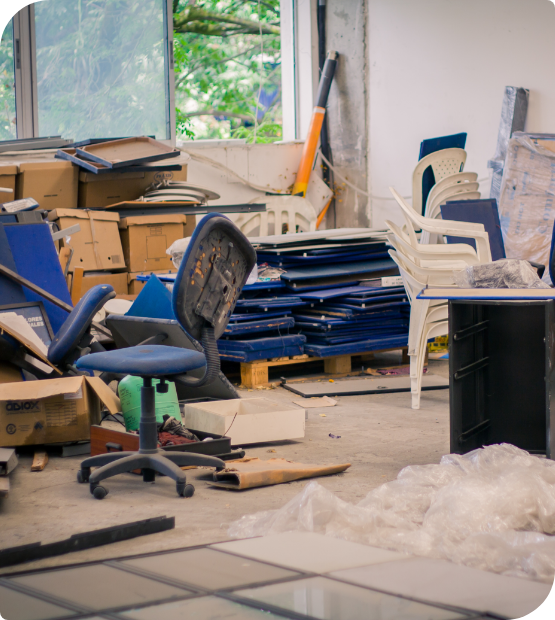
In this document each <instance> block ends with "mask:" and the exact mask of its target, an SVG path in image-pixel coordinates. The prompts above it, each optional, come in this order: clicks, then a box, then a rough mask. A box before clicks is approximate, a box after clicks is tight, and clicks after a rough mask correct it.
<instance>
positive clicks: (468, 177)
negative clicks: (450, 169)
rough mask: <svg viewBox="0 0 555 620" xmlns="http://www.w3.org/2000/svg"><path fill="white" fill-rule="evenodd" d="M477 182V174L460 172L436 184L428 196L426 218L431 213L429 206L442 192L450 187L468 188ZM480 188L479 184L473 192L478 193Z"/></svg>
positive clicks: (425, 210)
mask: <svg viewBox="0 0 555 620" xmlns="http://www.w3.org/2000/svg"><path fill="white" fill-rule="evenodd" d="M477 180H478V175H477V174H476V172H459V173H457V174H450V175H449V176H448V177H445V178H444V179H442V180H441V181H439V182H438V183H436V184H435V185H434V186H433V187H432V189H431V190H430V193H429V194H428V198H427V199H426V208H425V209H424V216H425V217H427V216H426V213H428V211H429V207H428V205H430V203H431V202H432V200H434V199H435V197H436V196H437V195H438V194H440V193H441V192H443V191H445V190H446V189H448V188H450V187H451V188H452V187H455V188H456V187H467V186H468V185H469V184H470V183H477ZM478 188H479V183H478V186H477V187H476V188H475V189H474V190H473V191H477V190H478Z"/></svg>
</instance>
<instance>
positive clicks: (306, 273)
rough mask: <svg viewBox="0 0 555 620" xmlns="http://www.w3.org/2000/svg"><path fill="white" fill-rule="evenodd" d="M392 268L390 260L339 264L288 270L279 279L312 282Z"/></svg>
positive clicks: (392, 264)
mask: <svg viewBox="0 0 555 620" xmlns="http://www.w3.org/2000/svg"><path fill="white" fill-rule="evenodd" d="M394 267H395V263H394V262H393V260H392V259H380V260H371V261H360V262H353V263H341V264H339V265H320V266H313V267H307V268H304V269H300V268H299V269H290V270H288V271H287V272H286V273H283V274H282V275H281V279H282V280H285V281H286V282H287V281H288V282H293V281H295V282H298V281H302V280H313V279H316V278H330V277H331V278H332V277H334V276H342V275H353V274H361V273H372V272H375V271H382V270H385V269H392V268H394ZM324 286H325V284H324Z"/></svg>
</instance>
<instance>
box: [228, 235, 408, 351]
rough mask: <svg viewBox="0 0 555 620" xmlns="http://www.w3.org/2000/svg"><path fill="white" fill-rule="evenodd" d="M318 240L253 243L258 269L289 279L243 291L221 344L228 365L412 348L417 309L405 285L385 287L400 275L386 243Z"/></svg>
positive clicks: (378, 239) (378, 238)
mask: <svg viewBox="0 0 555 620" xmlns="http://www.w3.org/2000/svg"><path fill="white" fill-rule="evenodd" d="M328 233H329V231H328ZM314 236H315V237H317V238H313V239H307V238H306V236H303V235H280V236H278V237H274V238H268V241H265V240H264V241H263V242H257V240H254V243H253V245H255V248H256V250H257V257H258V261H257V262H258V265H259V268H260V266H261V265H264V264H265V265H267V266H269V267H273V268H276V269H279V270H282V271H283V272H282V273H281V275H280V276H279V279H276V280H272V281H266V282H264V281H260V280H259V281H258V282H256V283H255V284H251V285H246V286H245V287H244V289H243V292H242V295H241V299H240V300H239V302H238V303H237V306H236V308H235V311H234V314H232V316H231V318H230V321H229V324H228V326H227V329H226V332H225V334H224V335H223V336H222V338H221V339H220V340H219V341H218V348H219V351H220V355H221V357H222V359H228V360H232V361H239V362H249V361H254V360H259V359H271V358H275V357H286V356H293V355H300V354H302V353H307V354H309V355H311V356H315V357H329V356H332V355H345V354H349V353H350V354H356V353H364V352H369V351H376V350H380V349H390V348H397V347H399V348H400V347H405V346H407V342H408V324H409V315H410V305H409V302H408V299H407V296H406V293H405V289H404V287H403V286H402V285H401V284H399V283H398V282H395V285H394V286H383V283H384V281H383V280H382V278H384V277H385V278H387V277H388V276H397V275H398V273H399V272H398V270H397V267H396V265H395V263H394V262H393V261H392V260H391V258H390V257H389V254H388V253H387V249H388V248H387V245H386V242H385V241H384V238H383V235H380V234H379V233H377V234H376V233H374V231H372V232H368V233H366V234H365V232H364V231H362V232H361V233H358V231H357V233H356V234H351V235H350V236H349V235H346V236H345V238H341V239H337V238H329V239H328V238H326V231H322V233H321V235H320V236H316V235H314ZM386 283H387V281H386Z"/></svg>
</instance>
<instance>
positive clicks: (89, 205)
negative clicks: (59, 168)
mask: <svg viewBox="0 0 555 620" xmlns="http://www.w3.org/2000/svg"><path fill="white" fill-rule="evenodd" d="M172 161H173V162H174V163H179V164H181V166H182V168H181V170H158V169H157V168H156V167H155V166H154V165H153V166H152V172H121V173H118V172H106V173H104V174H94V173H93V172H81V173H80V174H79V200H78V204H79V208H81V209H97V208H99V207H108V206H110V205H113V204H116V203H118V202H125V201H128V200H137V198H140V197H141V196H143V195H144V193H145V191H146V189H147V187H149V186H150V185H152V184H153V183H161V182H162V181H186V180H187V163H186V162H187V161H188V159H187V158H181V157H180V158H179V159H174V160H172Z"/></svg>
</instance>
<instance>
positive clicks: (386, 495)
mask: <svg viewBox="0 0 555 620" xmlns="http://www.w3.org/2000/svg"><path fill="white" fill-rule="evenodd" d="M287 531H304V532H317V533H320V534H326V535H328V536H334V537H336V538H343V539H345V540H350V541H354V542H359V543H365V544H368V545H372V546H375V547H384V548H386V549H392V550H394V551H400V552H403V553H409V554H414V555H419V556H425V557H431V558H439V559H446V560H451V561H452V562H455V563H457V564H465V565H467V566H471V567H473V568H479V569H482V570H489V571H492V572H495V573H501V574H504V575H512V576H519V577H529V578H532V579H538V580H541V581H545V582H548V583H551V582H552V581H553V576H554V575H555V538H554V537H552V536H549V534H553V533H555V462H553V461H551V460H547V459H544V458H540V457H536V456H532V455H530V454H528V452H525V451H524V450H520V449H519V448H516V447H515V446H511V445H509V444H500V445H494V446H487V447H486V448H481V449H479V450H475V451H473V452H470V453H468V454H465V455H464V456H459V455H456V454H450V455H446V456H444V457H443V458H442V459H441V462H440V464H439V465H419V466H410V467H405V468H404V469H403V470H401V472H400V473H399V475H398V476H397V479H396V480H393V481H392V482H388V483H386V484H383V485H382V486H380V487H378V488H376V489H374V490H373V491H370V493H368V495H367V496H366V497H365V498H364V499H363V500H362V501H361V502H359V503H358V504H356V505H354V504H350V503H348V502H346V501H343V500H341V499H339V498H338V497H336V496H335V495H334V494H333V493H331V492H330V491H328V490H327V489H325V488H324V487H322V486H321V485H319V484H318V483H317V482H314V481H313V482H310V483H309V484H307V485H306V486H305V488H304V490H303V491H302V492H301V493H300V494H298V495H296V496H295V497H294V498H293V499H292V500H291V501H289V502H288V503H287V504H286V505H285V506H283V508H280V509H278V510H268V511H265V512H259V513H256V514H253V515H247V516H244V517H242V518H241V519H239V520H238V521H235V522H234V523H232V524H231V526H230V528H229V532H228V533H229V534H230V535H231V536H233V537H236V538H245V537H252V536H261V535H262V536H263V535H267V534H276V533H279V532H287Z"/></svg>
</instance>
